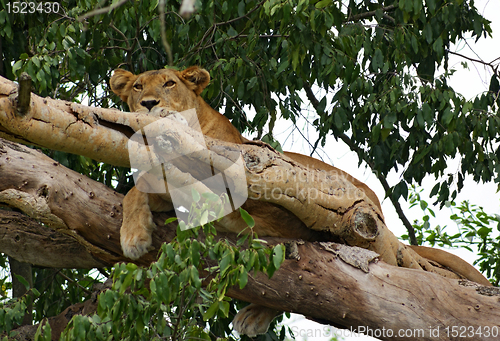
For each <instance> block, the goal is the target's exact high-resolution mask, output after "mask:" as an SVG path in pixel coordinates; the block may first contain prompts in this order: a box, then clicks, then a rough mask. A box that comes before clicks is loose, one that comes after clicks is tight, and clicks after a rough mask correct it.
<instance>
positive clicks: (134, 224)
mask: <svg viewBox="0 0 500 341" xmlns="http://www.w3.org/2000/svg"><path fill="white" fill-rule="evenodd" d="M139 211H140V210H135V211H134V212H135V213H138V212H139ZM142 211H143V212H142V214H136V215H132V216H133V217H134V218H133V219H131V218H129V219H124V221H123V222H122V226H121V228H120V244H121V246H122V251H123V255H124V256H125V257H127V258H130V259H134V260H135V259H139V258H140V257H142V256H143V255H145V254H146V253H148V252H149V251H151V250H152V249H153V247H152V246H151V244H152V242H153V240H152V237H151V234H152V232H153V230H154V228H155V226H156V225H155V224H154V222H153V215H152V214H151V211H149V207H147V206H145V207H142Z"/></svg>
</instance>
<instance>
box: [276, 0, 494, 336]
mask: <svg viewBox="0 0 500 341" xmlns="http://www.w3.org/2000/svg"><path fill="white" fill-rule="evenodd" d="M475 6H476V8H477V9H478V10H479V12H480V13H482V14H483V16H485V17H486V18H487V19H488V20H490V21H491V22H492V23H491V27H492V31H493V35H494V37H493V38H488V39H485V38H481V39H480V40H479V41H478V42H477V43H475V42H474V39H468V40H467V45H466V44H464V43H463V44H461V45H459V46H455V47H453V48H452V51H454V52H458V53H460V54H462V55H465V56H468V57H471V58H475V59H482V60H484V61H486V62H491V61H493V60H495V59H496V58H499V57H500V48H493V47H495V46H496V47H499V46H500V20H498V18H496V17H495V16H498V15H499V14H500V1H498V0H476V1H475ZM495 34H496V36H495ZM462 61H464V60H463V58H460V57H456V56H450V63H449V65H450V67H455V68H456V69H457V72H456V73H455V74H454V75H453V77H452V78H451V80H450V83H449V84H450V85H451V86H452V87H453V88H454V89H455V91H457V92H459V93H461V94H462V95H464V96H465V97H466V98H468V99H469V98H473V97H475V96H476V95H478V94H480V93H482V92H484V91H487V90H488V87H489V80H490V78H491V75H492V73H491V70H488V69H487V68H485V67H484V66H483V65H481V64H477V63H476V64H475V63H473V62H470V61H467V64H468V68H469V70H464V69H463V67H462V66H461V65H460V63H461V62H462ZM499 62H500V61H498V60H497V61H496V64H497V65H498V64H499ZM288 126H289V124H288V125H286V123H285V124H284V125H279V126H278V124H276V127H277V128H275V130H274V132H275V138H277V139H278V140H279V141H280V143H282V144H283V150H290V151H296V152H302V153H307V151H308V150H310V149H309V147H308V144H307V142H306V141H305V140H304V139H302V138H301V136H300V135H299V134H298V133H294V136H293V139H292V138H288V139H287V137H288V135H289V128H287V127H288ZM281 127H283V128H282V130H281V131H282V133H281V134H280V133H279V132H280V129H281ZM307 136H309V140H310V141H315V140H316V136H317V134H315V132H314V131H307ZM284 140H286V142H284ZM292 142H293V145H292ZM323 152H324V153H325V154H328V158H329V159H330V161H331V162H333V165H334V166H336V167H338V168H341V169H342V170H344V171H346V172H348V173H350V174H351V175H353V176H354V177H356V178H358V179H359V180H361V181H363V182H365V183H366V184H367V185H368V186H370V188H372V189H373V190H374V191H375V192H376V193H377V195H378V197H379V198H380V199H382V198H383V197H384V190H383V188H382V185H381V184H380V183H379V181H378V180H377V178H376V177H375V175H373V174H371V172H370V171H369V170H368V169H367V168H364V167H361V168H360V167H359V166H358V158H357V156H356V155H355V154H354V153H353V152H351V151H350V150H349V148H348V147H347V146H346V145H345V144H343V143H342V142H337V141H335V139H334V138H329V139H327V144H326V145H325V147H324V148H323ZM324 161H325V162H329V161H328V160H327V159H325V160H324ZM388 181H389V184H392V185H394V184H396V183H398V182H399V176H398V175H397V174H395V173H394V174H391V175H390V176H389V178H388ZM434 184H435V180H434V178H433V177H428V178H427V179H424V181H423V183H422V187H423V188H424V193H423V195H424V200H426V201H427V202H428V203H429V204H431V203H432V202H433V200H427V199H426V198H425V196H426V195H427V198H428V194H429V193H430V190H431V189H432V187H433V186H434ZM496 188H497V186H496V185H495V184H493V183H491V184H477V183H475V182H474V181H472V179H471V178H469V179H466V182H465V186H464V188H463V190H462V192H461V193H460V194H459V195H458V197H457V199H456V202H457V203H459V202H461V201H463V200H469V201H470V202H471V203H473V204H476V205H478V206H482V207H484V209H485V211H486V212H487V213H489V214H495V213H499V214H500V208H499V200H500V195H499V194H498V193H496ZM400 204H401V205H402V207H403V210H404V212H405V214H406V216H407V217H408V219H409V220H410V221H413V220H414V219H421V218H422V211H421V210H420V208H417V207H415V208H413V209H411V210H410V209H409V208H408V207H409V205H408V203H407V202H405V201H404V200H402V201H401V202H400ZM382 209H383V211H384V215H385V218H386V222H387V225H388V227H389V229H391V231H392V232H393V233H395V234H396V235H397V236H400V235H402V234H405V233H406V229H405V228H404V226H403V224H402V223H401V221H400V220H399V218H398V216H397V213H396V212H395V210H394V207H393V206H392V204H391V202H390V200H384V201H383V203H382ZM433 209H434V211H435V212H436V213H437V218H436V219H434V220H432V221H431V224H433V225H440V226H444V225H448V226H449V228H453V226H455V225H454V223H453V222H452V221H451V220H449V216H450V214H451V212H450V210H449V209H443V211H442V212H437V211H438V208H433ZM447 251H451V252H452V253H454V254H456V255H458V256H460V257H462V258H463V259H465V260H467V261H468V262H470V263H472V262H473V261H474V259H475V257H476V256H475V255H474V254H473V253H471V252H469V251H467V250H447ZM286 324H287V325H289V326H290V327H292V328H293V329H294V330H295V332H296V336H297V340H309V341H312V340H314V341H326V340H330V339H331V337H332V336H334V335H335V334H332V333H333V332H331V331H330V332H329V331H328V330H327V329H325V326H324V325H320V324H317V323H314V322H312V321H308V320H305V319H304V318H303V317H302V316H300V315H292V318H291V319H290V320H289V321H287V322H286ZM339 333H342V331H339ZM308 335H309V337H307V336H308ZM311 335H314V336H311ZM340 335H346V334H340ZM344 340H357V341H366V340H377V339H374V338H370V337H367V336H364V335H357V336H351V337H345V338H344Z"/></svg>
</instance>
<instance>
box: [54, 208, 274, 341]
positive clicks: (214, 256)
mask: <svg viewBox="0 0 500 341" xmlns="http://www.w3.org/2000/svg"><path fill="white" fill-rule="evenodd" d="M212 199H213V198H208V200H206V201H205V202H204V203H203V204H200V203H201V202H198V208H197V209H194V210H193V211H195V213H194V214H193V217H197V218H198V219H199V217H203V216H204V214H205V212H208V214H216V213H215V212H217V211H215V212H214V211H211V210H210V206H212V205H213V201H212ZM245 214H246V219H248V217H249V216H248V213H246V212H244V213H243V215H245ZM198 223H199V221H197V220H196V219H195V220H194V221H191V223H190V225H189V226H187V227H188V228H187V229H183V228H182V226H181V225H179V227H178V229H177V237H176V239H174V240H173V241H172V242H171V243H169V244H164V245H163V246H162V248H161V251H160V255H159V258H158V261H156V262H155V263H153V264H151V266H150V267H149V269H143V268H140V267H138V266H137V265H135V264H132V263H129V264H124V263H122V264H117V265H116V266H115V267H114V270H113V286H112V288H111V289H110V290H106V291H104V292H103V293H101V294H100V296H99V305H98V310H97V314H95V315H93V316H81V315H75V316H74V317H73V319H72V321H71V322H70V323H69V324H68V327H67V330H66V332H65V334H64V335H63V337H62V339H64V340H86V339H89V338H90V339H91V340H108V339H109V338H110V336H111V335H112V337H113V339H116V340H124V339H131V340H160V339H168V340H211V339H213V338H226V337H228V336H229V335H230V334H231V329H230V328H229V327H228V326H229V323H230V321H231V319H232V316H231V315H234V313H235V308H234V305H233V303H232V302H231V300H230V299H228V298H227V297H226V296H225V293H226V291H227V290H228V288H231V287H233V286H239V287H240V288H243V287H244V286H245V285H246V283H247V281H248V276H249V274H250V272H251V271H264V272H267V273H268V274H269V275H270V276H271V275H272V273H273V272H274V271H275V270H276V269H277V268H278V267H279V266H280V264H281V263H282V261H283V260H284V253H283V246H282V245H276V246H274V247H272V248H268V247H265V246H263V245H262V243H261V241H259V240H258V239H255V238H253V236H252V234H249V235H245V236H243V237H242V238H241V239H240V240H239V241H238V245H243V244H244V243H246V244H247V245H248V248H244V249H241V250H240V249H239V248H238V247H236V246H234V245H233V246H231V245H229V244H228V243H227V242H226V241H225V240H222V239H219V238H216V231H215V227H214V225H213V223H207V224H203V226H202V227H195V226H196V225H198ZM202 284H203V285H202ZM271 333H272V334H274V333H273V332H271ZM272 334H271V335H272ZM274 338H275V340H278V338H277V337H276V335H274ZM283 338H284V334H283V336H282V337H281V338H280V339H281V340H283Z"/></svg>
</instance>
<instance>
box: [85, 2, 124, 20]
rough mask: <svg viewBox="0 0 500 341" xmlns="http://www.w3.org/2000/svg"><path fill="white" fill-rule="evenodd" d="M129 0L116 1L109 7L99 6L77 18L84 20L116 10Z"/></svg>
mask: <svg viewBox="0 0 500 341" xmlns="http://www.w3.org/2000/svg"><path fill="white" fill-rule="evenodd" d="M127 1H129V0H121V1H118V2H117V3H115V4H113V5H110V6H108V7H104V8H99V9H96V10H93V11H90V12H87V13H85V14H84V15H80V16H79V17H78V18H77V19H76V20H78V21H80V22H82V21H84V20H85V19H88V18H91V17H95V16H96V15H100V14H105V13H108V12H111V11H112V10H114V9H115V8H118V7H120V6H121V5H123V4H124V3H126V2H127Z"/></svg>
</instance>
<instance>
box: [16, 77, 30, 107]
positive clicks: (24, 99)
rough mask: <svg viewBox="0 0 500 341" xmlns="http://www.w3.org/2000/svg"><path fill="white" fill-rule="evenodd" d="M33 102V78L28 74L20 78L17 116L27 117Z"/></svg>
mask: <svg viewBox="0 0 500 341" xmlns="http://www.w3.org/2000/svg"><path fill="white" fill-rule="evenodd" d="M30 102H31V77H30V75H28V74H27V73H26V72H23V73H22V74H21V76H19V90H18V92H17V114H18V115H19V116H21V117H23V116H26V114H27V113H28V112H29V109H30Z"/></svg>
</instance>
